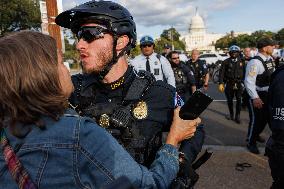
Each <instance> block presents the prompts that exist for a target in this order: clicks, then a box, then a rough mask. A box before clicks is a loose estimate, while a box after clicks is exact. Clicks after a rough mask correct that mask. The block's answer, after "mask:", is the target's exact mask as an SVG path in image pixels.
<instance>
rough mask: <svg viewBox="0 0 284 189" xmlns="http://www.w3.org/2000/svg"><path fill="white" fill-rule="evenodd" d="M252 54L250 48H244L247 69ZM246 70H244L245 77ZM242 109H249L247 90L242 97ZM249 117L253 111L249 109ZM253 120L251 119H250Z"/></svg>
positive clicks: (244, 60)
mask: <svg viewBox="0 0 284 189" xmlns="http://www.w3.org/2000/svg"><path fill="white" fill-rule="evenodd" d="M251 58H252V57H251V53H250V48H249V47H246V48H244V54H243V57H242V59H243V62H244V63H245V67H246V66H247V64H248V62H249V61H250V60H251ZM245 71H246V69H244V75H245ZM242 107H243V108H244V109H245V108H246V107H249V95H248V93H247V91H246V90H244V92H243V96H242ZM249 115H250V116H249V117H250V118H251V110H250V109H249ZM250 120H251V119H250Z"/></svg>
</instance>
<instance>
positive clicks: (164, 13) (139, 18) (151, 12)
mask: <svg viewBox="0 0 284 189" xmlns="http://www.w3.org/2000/svg"><path fill="white" fill-rule="evenodd" d="M119 2H120V3H121V4H122V5H124V6H125V7H127V8H128V10H129V11H130V12H131V14H132V15H133V17H134V19H135V22H136V23H137V24H139V25H143V26H145V27H152V26H166V27H169V26H174V27H175V28H177V29H181V30H187V28H188V25H189V22H190V18H191V16H192V15H193V14H194V11H195V7H194V6H193V5H192V3H191V2H193V0H175V1H166V0H160V1H152V0H119Z"/></svg>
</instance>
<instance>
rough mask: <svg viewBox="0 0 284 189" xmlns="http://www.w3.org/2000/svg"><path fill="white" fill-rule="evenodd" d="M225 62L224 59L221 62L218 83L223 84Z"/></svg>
mask: <svg viewBox="0 0 284 189" xmlns="http://www.w3.org/2000/svg"><path fill="white" fill-rule="evenodd" d="M225 64H226V60H224V61H223V62H222V64H221V68H220V71H219V84H223V83H224V76H225Z"/></svg>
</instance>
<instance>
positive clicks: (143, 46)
mask: <svg viewBox="0 0 284 189" xmlns="http://www.w3.org/2000/svg"><path fill="white" fill-rule="evenodd" d="M152 46H153V44H143V45H141V47H142V48H146V47H152Z"/></svg>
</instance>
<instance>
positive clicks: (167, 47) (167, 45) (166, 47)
mask: <svg viewBox="0 0 284 189" xmlns="http://www.w3.org/2000/svg"><path fill="white" fill-rule="evenodd" d="M171 48H172V46H171V45H169V44H167V43H166V44H165V45H164V49H171Z"/></svg>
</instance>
